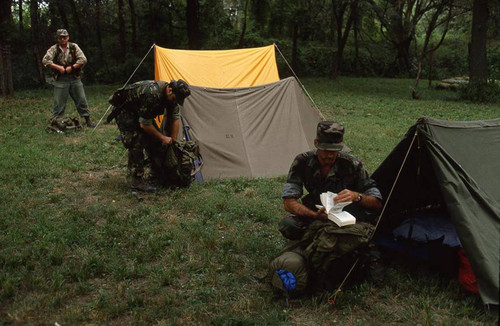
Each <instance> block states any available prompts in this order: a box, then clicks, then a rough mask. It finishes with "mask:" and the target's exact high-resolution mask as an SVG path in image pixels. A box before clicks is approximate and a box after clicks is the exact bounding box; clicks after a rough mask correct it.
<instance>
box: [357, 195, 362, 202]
mask: <svg viewBox="0 0 500 326" xmlns="http://www.w3.org/2000/svg"><path fill="white" fill-rule="evenodd" d="M362 199H363V195H361V194H358V200H357V201H356V203H360V202H361V200H362Z"/></svg>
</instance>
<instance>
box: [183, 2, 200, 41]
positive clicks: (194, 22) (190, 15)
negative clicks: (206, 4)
mask: <svg viewBox="0 0 500 326" xmlns="http://www.w3.org/2000/svg"><path fill="white" fill-rule="evenodd" d="M199 6H200V5H199V3H198V0H188V1H187V5H186V21H187V34H188V43H189V48H190V49H191V50H196V49H198V48H199V44H198V11H199Z"/></svg>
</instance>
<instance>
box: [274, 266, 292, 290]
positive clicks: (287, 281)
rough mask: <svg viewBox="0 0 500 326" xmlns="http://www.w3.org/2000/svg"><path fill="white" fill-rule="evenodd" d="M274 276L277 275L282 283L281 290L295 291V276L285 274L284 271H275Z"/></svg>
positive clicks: (288, 273)
mask: <svg viewBox="0 0 500 326" xmlns="http://www.w3.org/2000/svg"><path fill="white" fill-rule="evenodd" d="M276 274H278V275H279V277H280V279H281V282H283V289H285V290H286V291H292V290H295V286H296V285H297V281H296V280H295V276H294V275H293V274H292V273H290V272H287V271H286V270H284V269H278V270H276Z"/></svg>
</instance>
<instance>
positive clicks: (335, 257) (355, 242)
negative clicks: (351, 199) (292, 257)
mask: <svg viewBox="0 0 500 326" xmlns="http://www.w3.org/2000/svg"><path fill="white" fill-rule="evenodd" d="M374 230H375V227H374V226H373V225H371V224H369V223H364V222H359V223H356V224H353V225H348V226H344V227H339V226H337V225H336V224H334V223H332V222H331V221H329V220H314V221H313V222H312V223H310V225H309V227H308V228H307V230H306V232H305V233H304V234H303V236H302V237H301V238H300V239H299V240H296V241H290V242H289V243H288V244H287V245H286V246H285V248H284V249H283V250H282V251H281V255H282V254H283V253H286V252H296V253H300V254H301V255H302V256H303V257H305V259H306V265H307V270H308V273H309V277H308V278H309V279H308V288H309V291H311V292H314V291H316V290H331V289H333V288H334V287H336V286H338V284H339V283H340V282H342V280H343V278H344V277H345V276H346V275H347V272H348V271H349V269H350V268H351V266H352V264H353V262H354V261H355V260H356V258H357V257H360V258H361V259H362V262H361V264H359V266H363V264H364V261H365V260H366V261H368V260H370V259H371V258H370V256H369V255H370V254H369V250H368V249H369V241H370V239H371V235H372V234H373V232H374ZM281 255H280V256H281ZM283 268H287V266H286V264H285V265H284V266H283Z"/></svg>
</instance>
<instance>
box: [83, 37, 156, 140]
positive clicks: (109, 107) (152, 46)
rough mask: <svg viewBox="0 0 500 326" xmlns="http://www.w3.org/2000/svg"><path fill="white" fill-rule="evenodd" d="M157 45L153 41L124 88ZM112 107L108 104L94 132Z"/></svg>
mask: <svg viewBox="0 0 500 326" xmlns="http://www.w3.org/2000/svg"><path fill="white" fill-rule="evenodd" d="M155 45H156V44H154V43H153V45H151V47H150V48H149V51H148V53H146V55H145V56H144V58H142V60H141V62H139V64H138V65H137V67H136V68H135V70H134V72H132V74H131V75H130V77H129V78H128V79H127V81H126V82H125V84H124V85H123V86H122V87H121V88H123V87H125V86H127V85H128V82H129V81H130V80H131V79H132V77H133V76H134V74H135V73H136V71H137V69H139V67H140V66H141V65H142V63H143V62H144V60H145V59H146V57H147V56H148V54H149V52H151V50H152V49H153V48H154V47H155ZM111 107H112V105H110V106H108V109H107V110H106V112H104V114H103V115H102V117H101V119H99V122H97V124H96V125H95V127H94V129H92V132H94V131H95V130H96V129H97V127H98V126H99V125H100V124H101V121H102V119H104V116H105V115H106V114H107V113H108V111H109V109H111Z"/></svg>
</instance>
